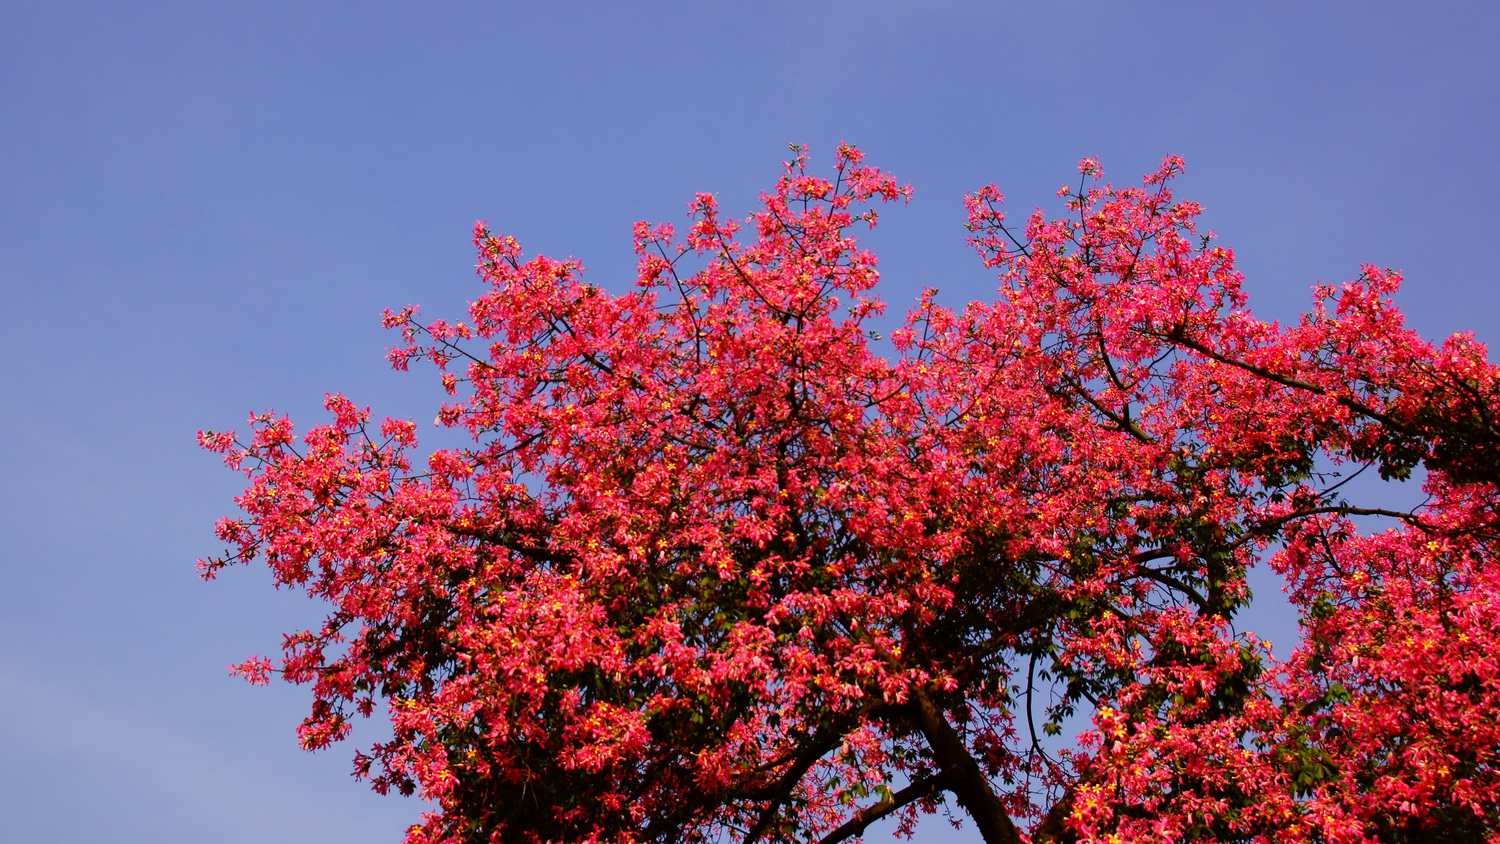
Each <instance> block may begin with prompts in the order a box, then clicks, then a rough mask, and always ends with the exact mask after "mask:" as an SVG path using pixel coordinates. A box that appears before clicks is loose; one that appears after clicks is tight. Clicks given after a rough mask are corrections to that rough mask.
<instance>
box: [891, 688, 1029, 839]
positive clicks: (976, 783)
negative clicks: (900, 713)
mask: <svg viewBox="0 0 1500 844" xmlns="http://www.w3.org/2000/svg"><path fill="white" fill-rule="evenodd" d="M910 712H911V717H912V720H913V722H915V724H916V727H917V730H918V731H919V732H921V733H922V736H923V737H924V738H926V739H927V746H928V747H929V748H931V750H932V756H933V759H935V760H936V761H937V763H938V766H939V767H940V768H941V769H942V771H943V773H945V774H946V775H947V776H948V777H949V778H951V780H952V785H951V786H950V787H949V790H950V791H952V792H953V796H954V797H957V798H958V802H959V805H961V806H963V807H964V808H965V809H967V810H968V812H969V817H971V818H972V819H973V820H974V825H975V826H977V827H978V828H979V834H980V835H981V836H983V837H984V841H985V844H1021V833H1020V832H1019V831H1018V830H1017V829H1016V825H1015V822H1013V821H1012V820H1011V819H1010V815H1008V814H1006V811H1005V807H1004V806H1003V805H1001V803H1000V798H998V797H996V796H995V792H994V791H993V790H991V789H990V781H989V778H988V777H986V776H985V775H984V771H982V770H980V768H979V763H978V762H976V761H974V757H973V756H972V755H970V753H969V749H968V748H967V747H965V746H964V742H963V738H962V737H960V736H959V734H958V731H957V730H955V729H954V728H953V725H952V724H949V723H948V719H947V718H946V717H945V716H944V715H943V713H942V712H941V711H940V710H939V709H938V707H937V705H936V704H934V703H933V702H932V698H931V697H929V696H928V694H927V692H926V690H922V689H918V690H917V691H915V692H913V693H912V697H911V708H910Z"/></svg>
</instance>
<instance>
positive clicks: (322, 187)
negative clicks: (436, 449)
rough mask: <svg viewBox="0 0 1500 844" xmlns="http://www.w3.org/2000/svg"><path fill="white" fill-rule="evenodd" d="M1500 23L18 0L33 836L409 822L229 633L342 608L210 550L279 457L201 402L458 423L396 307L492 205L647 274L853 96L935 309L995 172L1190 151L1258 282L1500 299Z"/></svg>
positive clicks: (892, 225) (325, 829) (909, 254)
mask: <svg viewBox="0 0 1500 844" xmlns="http://www.w3.org/2000/svg"><path fill="white" fill-rule="evenodd" d="M1497 43H1500V4H1494V3H1491V2H1478V0H1476V2H1468V3H1458V2H1420V3H1417V2H1412V3H1385V2H1378V1H1374V0H1364V1H1363V2H1342V3H1332V2H1329V3H1323V2H1310V0H1297V1H1296V2H1273V1H1271V0H1259V2H1254V3H1252V2H1227V0H1226V1H1225V2H1218V1H1217V0H1212V1H1209V0H1199V2H1177V3H1168V2H1124V0H1117V1H1116V2H1073V1H1072V0H1033V2H1004V1H1003V0H989V2H979V0H973V2H966V1H965V0H925V2H917V0H912V2H900V0H864V2H852V0H851V1H850V2H840V1H839V0H802V2H779V0H757V2H753V3H737V2H703V0H699V2H692V3H688V2H635V3H623V2H603V0H599V1H598V2H588V3H585V2H568V0H549V2H528V3H517V2H502V1H501V0H491V2H486V3H443V2H434V3H428V4H417V3H392V2H369V0H366V2H358V3H355V2H349V3H331V2H330V3H324V2H313V0H302V1H301V2H275V0H257V2H253V3H233V2H225V3H187V2H182V3H163V2H130V3H109V2H91V3H80V2H68V0H50V1H49V2H46V3H24V2H10V3H4V4H0V285H3V291H4V310H3V314H4V317H5V325H4V330H3V332H0V355H3V358H0V360H3V362H4V363H3V366H0V578H3V579H0V840H4V841H8V842H30V841H37V842H43V841H45V842H134V841H142V842H146V841H150V842H162V844H175V843H176V842H183V844H187V842H192V843H193V844H199V843H200V842H226V843H227V842H287V843H288V844H292V843H293V842H318V843H319V844H344V843H345V842H348V844H355V842H359V844H372V843H373V842H396V841H398V840H399V839H400V836H401V834H402V831H403V830H404V828H405V826H406V825H407V824H409V823H410V822H412V821H413V820H414V819H415V816H416V814H417V812H418V811H419V809H420V806H419V804H418V803H416V802H415V801H412V800H400V799H395V798H380V797H377V796H375V795H373V794H372V793H370V792H369V791H368V789H367V788H366V787H365V786H364V785H362V784H359V783H356V782H355V781H353V780H352V779H351V778H350V777H349V775H348V771H349V759H350V756H351V755H352V753H353V750H354V747H353V746H343V747H339V748H336V749H334V750H331V751H325V752H322V753H319V754H306V753H303V752H302V751H300V750H298V749H297V746H296V740H295V736H294V733H293V728H294V726H295V724H296V723H297V722H298V720H300V718H301V717H302V715H303V714H304V709H305V706H306V692H305V690H303V689H300V688H290V687H272V688H269V689H266V688H252V687H249V686H246V685H245V684H243V683H242V682H240V681H238V680H234V679H231V678H230V677H229V676H228V675H227V672H226V671H225V669H224V666H225V665H226V664H228V663H231V662H237V661H239V660H240V659H241V658H243V657H245V656H247V655H249V654H251V653H272V652H275V651H276V650H277V648H278V647H279V643H280V634H281V633H282V632H285V631H289V630H292V629H293V628H295V627H297V626H298V625H306V624H311V623H316V622H317V621H318V620H319V618H320V617H321V616H320V614H319V612H318V608H317V607H316V606H313V605H311V604H309V603H308V602H307V601H305V600H304V599H302V598H299V597H297V596H295V595H292V594H289V593H287V592H276V591H274V590H272V589H271V587H270V579H269V576H268V575H267V574H266V573H265V572H263V571H259V570H251V569H236V570H232V571H229V572H227V573H226V574H224V575H223V576H221V578H220V579H219V580H218V581H216V582H213V583H203V582H200V581H199V580H198V579H197V578H196V576H195V573H194V570H193V561H194V559H195V558H197V557H200V556H204V555H207V554H212V553H215V552H217V551H218V550H219V546H218V543H217V542H216V540H215V539H214V537H213V535H212V532H211V526H212V523H213V521H214V519H215V518H216V517H218V516H219V515H221V514H223V513H225V512H228V511H229V510H230V509H231V504H230V499H231V498H232V496H233V495H234V494H235V493H237V492H238V491H239V489H240V488H241V485H242V484H241V483H240V479H239V478H238V476H236V475H234V474H233V473H231V472H229V471H228V470H226V469H224V468H223V467H222V466H221V465H219V463H218V462H217V461H216V460H215V458H214V457H213V456H211V455H208V454H206V453H203V452H200V451H199V450H198V449H197V448H196V446H195V445H194V441H193V434H194V432H195V431H196V430H198V429H200V428H218V429H222V428H228V427H233V426H240V427H241V428H243V425H244V418H245V415H246V414H247V412H249V411H251V410H259V409H265V408H275V409H277V410H280V411H285V412H288V413H290V414H291V415H292V417H293V419H295V420H298V421H299V422H301V423H302V424H304V425H306V424H308V423H312V422H316V421H320V420H321V419H322V413H321V411H320V410H319V405H320V402H321V399H322V396H323V394H324V392H325V391H330V390H333V391H343V392H345V393H347V394H348V395H349V396H350V397H351V398H353V399H354V400H355V401H356V402H358V403H360V404H369V405H371V406H373V410H374V412H375V413H376V414H379V415H393V416H401V417H411V418H415V419H417V420H418V421H419V422H421V423H423V424H424V425H425V424H426V423H427V422H428V421H429V420H430V419H431V418H432V413H433V404H434V396H435V390H434V389H433V388H432V380H433V379H432V378H431V377H430V374H428V373H426V372H421V371H418V372H414V373H411V374H397V373H392V372H390V371H388V370H387V369H386V367H385V365H384V362H383V350H384V349H385V347H386V346H388V345H390V344H391V342H392V338H391V337H389V336H387V335H386V334H385V332H383V331H382V330H381V329H380V327H379V313H380V311H381V310H382V309H383V308H386V307H399V306H402V305H405V304H408V303H420V304H422V305H423V306H424V311H425V312H426V313H427V314H428V315H429V316H433V317H436V316H451V315H456V314H458V313H459V311H460V309H461V307H462V305H463V303H464V302H465V301H467V300H468V299H471V298H473V297H475V296H476V295H477V294H478V293H479V292H480V287H479V285H478V282H477V279H476V278H475V277H474V275H473V272H472V267H473V264H474V256H473V253H472V248H471V246H470V243H469V230H470V227H471V226H472V224H473V222H474V221H475V220H476V219H481V218H484V219H488V220H489V221H490V224H491V226H492V227H493V228H495V229H496V230H497V231H500V232H504V233H508V234H512V235H515V236H516V237H518V238H519V239H520V240H521V242H522V244H523V246H524V247H525V248H526V249H527V250H528V251H529V252H530V251H543V252H547V253H549V254H553V255H556V256H558V257H562V256H566V255H570V254H571V255H576V256H578V257H579V258H581V259H582V260H583V262H584V263H585V264H586V265H587V266H588V267H589V269H590V277H591V279H592V280H593V281H595V282H598V283H602V284H604V285H606V286H609V287H614V288H615V289H623V288H624V287H625V286H626V285H628V284H629V281H630V274H631V271H632V259H631V254H630V225H631V223H632V222H633V221H635V220H638V219H650V220H653V221H660V220H670V221H674V222H678V221H681V220H682V219H683V217H682V214H683V210H684V207H685V203H686V202H687V201H688V200H689V199H690V198H691V196H692V193H693V192H694V191H699V190H706V191H712V192H716V193H718V194H719V196H720V200H721V202H722V203H723V205H724V207H725V208H726V210H729V211H732V212H735V213H743V212H745V211H748V210H750V209H751V208H752V207H753V204H754V199H755V196H756V195H757V194H758V192H759V191H760V190H762V189H765V188H768V187H769V186H770V185H771V183H772V181H773V180H774V179H775V177H776V175H777V173H778V171H779V166H780V162H781V161H782V159H783V158H785V157H786V154H787V149H786V148H787V144H788V143H789V142H797V143H806V144H809V145H810V146H811V148H812V155H813V160H814V162H816V163H817V165H818V166H819V167H821V168H823V169H824V170H826V169H827V165H828V162H829V161H830V160H831V157H832V150H833V147H834V145H835V144H836V143H837V142H838V141H840V140H848V141H850V142H853V143H856V144H858V145H860V146H861V147H862V148H863V149H864V150H865V151H866V153H867V154H868V157H869V161H870V162H871V163H873V164H876V165H878V166H880V167H882V168H885V169H887V170H890V171H892V172H894V173H895V174H896V176H897V177H898V178H900V179H902V180H903V181H908V182H911V183H912V184H913V185H914V186H915V188H916V197H915V199H914V200H913V201H912V202H911V203H910V205H908V206H906V207H902V208H889V209H887V211H886V213H884V214H883V215H882V220H881V228H880V229H879V230H878V231H877V232H875V236H873V237H872V238H870V240H869V241H868V242H869V243H871V244H872V245H873V246H874V247H875V248H877V249H878V250H879V251H880V253H881V255H882V258H883V262H882V270H883V275H884V278H885V279H886V283H887V287H886V289H885V293H886V296H887V299H888V301H890V302H892V304H893V308H892V310H893V312H899V311H900V310H902V309H903V306H904V305H905V304H906V303H907V302H909V301H910V300H911V298H912V297H913V296H914V295H915V294H916V292H917V291H918V290H919V289H920V288H921V287H923V286H927V285H933V286H937V287H940V288H942V290H943V291H944V293H943V295H944V298H945V299H947V300H948V301H950V302H953V303H960V302H962V301H965V300H967V299H969V298H974V297H988V296H990V295H992V293H993V287H994V285H993V283H992V282H991V280H990V279H989V278H988V277H987V276H986V274H985V272H984V271H983V270H982V269H981V268H980V267H979V266H978V262H977V260H975V259H974V258H973V257H972V254H971V253H970V252H969V251H968V250H967V248H966V247H965V245H964V243H963V237H964V231H963V228H962V222H963V212H962V206H961V203H960V197H961V196H962V194H963V192H964V191H965V190H970V189H973V188H975V187H978V186H979V185H982V184H984V183H986V182H989V181H994V182H997V183H998V184H999V185H1000V186H1001V188H1002V190H1004V191H1005V192H1006V194H1007V195H1008V197H1009V199H1010V202H1011V205H1012V207H1013V208H1016V209H1018V210H1019V211H1021V212H1023V213H1024V212H1025V211H1028V210H1030V209H1031V208H1032V207H1034V206H1035V205H1038V204H1044V205H1045V204H1048V203H1051V202H1053V201H1055V200H1054V199H1053V192H1054V191H1055V190H1056V188H1057V187H1058V186H1059V185H1061V184H1062V183H1064V182H1072V181H1073V180H1074V179H1075V178H1076V174H1075V171H1074V165H1075V164H1076V162H1077V161H1078V159H1080V158H1082V157H1084V156H1090V155H1097V156H1099V157H1100V158H1101V160H1102V162H1103V165H1104V168H1105V170H1106V173H1107V174H1108V175H1109V177H1110V178H1111V179H1114V180H1118V181H1120V182H1131V181H1134V180H1136V179H1138V178H1139V176H1140V175H1141V174H1142V173H1144V172H1146V171H1148V170H1150V169H1152V168H1153V167H1154V166H1155V164H1156V162H1157V161H1159V160H1160V158H1161V157H1162V156H1163V155H1166V154H1169V153H1176V154H1180V155H1183V156H1185V157H1186V159H1187V163H1188V170H1187V175H1186V176H1185V177H1184V178H1183V179H1181V180H1180V182H1179V184H1178V190H1179V193H1180V195H1182V196H1185V197H1189V198H1193V199H1197V200H1199V201H1200V202H1202V203H1203V205H1204V207H1205V209H1206V214H1205V223H1206V225H1207V226H1209V227H1211V228H1213V229H1215V230H1217V231H1218V233H1219V234H1220V236H1221V238H1222V241H1223V242H1224V243H1227V244H1229V245H1232V246H1234V247H1235V248H1236V250H1237V254H1238V256H1239V262H1240V267H1241V269H1242V270H1243V271H1244V272H1245V273H1246V275H1247V289H1248V291H1249V292H1250V295H1251V301H1252V304H1253V305H1254V306H1255V307H1256V308H1257V309H1258V310H1259V311H1260V312H1262V313H1264V314H1267V315H1270V316H1273V317H1276V318H1281V319H1287V318H1291V317H1294V316H1295V315H1296V314H1297V313H1298V312H1299V309H1300V308H1301V307H1303V306H1304V305H1305V303H1306V302H1307V300H1308V287H1309V286H1310V285H1312V284H1314V283H1317V282H1320V281H1323V282H1338V281H1344V280H1347V279H1349V278H1352V277H1353V276H1354V275H1355V274H1356V273H1357V271H1358V266H1359V264H1360V263H1361V262H1372V263H1376V264H1380V265H1385V266H1394V267H1399V268H1402V269H1404V270H1405V271H1406V273H1407V277H1408V287H1407V290H1406V292H1405V294H1404V296H1403V298H1402V302H1403V305H1404V307H1405V308H1406V309H1407V312H1408V314H1409V318H1410V322H1411V324H1413V325H1414V326H1415V327H1417V328H1418V329H1419V330H1420V331H1422V332H1423V333H1424V334H1427V335H1430V336H1443V335H1446V334H1448V333H1451V332H1453V331H1458V330H1465V329H1472V330H1475V331H1476V332H1477V333H1478V334H1479V335H1480V336H1481V338H1484V339H1487V340H1490V341H1492V342H1493V341H1495V340H1496V339H1500V330H1497V327H1496V324H1495V318H1496V315H1497V311H1500V294H1497V286H1496V269H1495V250H1496V246H1497V242H1500V238H1497V230H1500V204H1497V202H1496V199H1495V197H1496V188H1497V176H1496V173H1497V167H1496V151H1497V149H1500V122H1497V115H1500V48H1497V47H1496V44H1497ZM1256 612H1257V613H1258V615H1255V616H1252V618H1251V619H1250V620H1249V622H1247V626H1249V627H1252V628H1254V627H1256V626H1257V623H1259V624H1260V625H1261V627H1262V629H1265V630H1268V631H1270V634H1271V635H1273V636H1275V637H1276V638H1278V639H1279V640H1281V641H1283V642H1284V641H1285V640H1286V638H1287V637H1288V636H1290V635H1291V633H1290V632H1288V631H1289V630H1291V628H1289V627H1288V626H1287V622H1286V618H1285V616H1284V613H1283V612H1282V611H1281V610H1279V609H1278V608H1277V605H1276V602H1275V601H1274V600H1270V601H1268V602H1267V603H1266V604H1265V605H1264V606H1263V607H1259V608H1257V611H1256ZM360 735H361V734H360V733H358V732H356V738H359V737H360ZM363 735H364V737H365V738H366V739H368V738H369V737H370V735H372V733H371V732H370V731H366V732H365V733H364V734H363ZM923 832H924V837H927V836H931V838H933V839H935V840H943V841H968V840H972V839H971V838H970V836H971V835H972V833H968V834H965V833H952V832H951V831H948V829H947V827H946V826H945V824H944V823H943V821H942V820H941V818H935V819H933V820H932V821H930V822H929V825H928V826H926V827H924V828H923ZM872 840H884V839H883V838H881V837H880V836H872Z"/></svg>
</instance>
